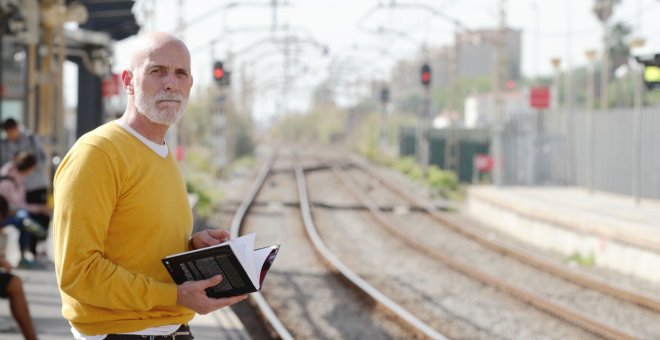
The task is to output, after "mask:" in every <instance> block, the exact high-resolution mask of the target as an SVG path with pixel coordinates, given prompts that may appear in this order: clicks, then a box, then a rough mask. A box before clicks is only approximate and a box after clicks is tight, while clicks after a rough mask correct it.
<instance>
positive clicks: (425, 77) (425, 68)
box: [422, 64, 431, 87]
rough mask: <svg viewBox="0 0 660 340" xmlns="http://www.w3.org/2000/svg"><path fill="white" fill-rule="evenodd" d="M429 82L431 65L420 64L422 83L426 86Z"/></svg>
mask: <svg viewBox="0 0 660 340" xmlns="http://www.w3.org/2000/svg"><path fill="white" fill-rule="evenodd" d="M430 84H431V66H429V64H424V65H422V85H424V86H426V87H428V86H429V85H430Z"/></svg>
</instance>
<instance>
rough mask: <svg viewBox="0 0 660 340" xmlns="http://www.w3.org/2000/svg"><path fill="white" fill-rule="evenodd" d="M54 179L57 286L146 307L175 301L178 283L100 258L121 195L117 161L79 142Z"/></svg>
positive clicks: (118, 305)
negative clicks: (155, 277) (134, 271)
mask: <svg viewBox="0 0 660 340" xmlns="http://www.w3.org/2000/svg"><path fill="white" fill-rule="evenodd" d="M74 148H75V150H72V152H70V154H69V155H68V156H67V157H66V158H65V160H64V161H63V162H62V164H60V167H59V168H58V170H57V173H56V176H55V182H54V188H55V190H54V194H55V209H54V216H53V235H54V255H55V256H54V257H55V266H56V271H57V276H58V284H59V287H60V290H61V291H62V292H63V293H64V294H66V295H68V296H70V297H71V298H73V299H75V300H76V301H78V302H79V303H82V304H87V305H91V306H95V307H102V308H108V309H114V310H135V311H146V310H150V309H152V308H154V307H156V306H175V305H176V297H177V288H176V285H175V284H174V283H171V282H161V281H157V280H155V279H153V278H150V277H147V276H145V275H142V274H139V273H133V272H130V271H128V270H126V269H125V268H122V267H121V266H119V265H117V264H116V263H113V262H112V261H110V260H108V259H107V258H106V257H104V252H105V249H104V247H105V244H106V242H105V241H106V237H107V234H108V226H109V224H110V220H111V217H112V213H113V211H114V209H115V206H116V202H117V199H118V197H120V195H121V191H120V188H121V181H122V178H121V176H120V173H121V170H122V169H121V166H120V165H119V164H118V162H117V161H116V159H113V156H112V155H109V154H107V153H106V152H104V151H103V150H101V149H100V148H98V147H96V146H93V145H87V144H79V145H77V146H75V147H74Z"/></svg>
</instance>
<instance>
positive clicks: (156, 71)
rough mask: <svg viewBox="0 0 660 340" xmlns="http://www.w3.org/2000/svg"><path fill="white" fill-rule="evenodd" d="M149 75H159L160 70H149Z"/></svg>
mask: <svg viewBox="0 0 660 340" xmlns="http://www.w3.org/2000/svg"><path fill="white" fill-rule="evenodd" d="M150 73H151V74H159V73H161V70H160V69H159V68H155V69H153V70H151V72H150Z"/></svg>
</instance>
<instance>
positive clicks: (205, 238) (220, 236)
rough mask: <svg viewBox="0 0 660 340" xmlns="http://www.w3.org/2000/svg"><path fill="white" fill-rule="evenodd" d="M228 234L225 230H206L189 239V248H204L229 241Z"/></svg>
mask: <svg viewBox="0 0 660 340" xmlns="http://www.w3.org/2000/svg"><path fill="white" fill-rule="evenodd" d="M229 237H230V235H229V232H228V231H226V230H218V229H206V230H202V231H200V232H197V233H195V234H194V235H193V236H192V237H191V238H190V247H191V250H192V249H199V248H206V247H209V246H214V245H216V244H220V243H222V242H226V241H229Z"/></svg>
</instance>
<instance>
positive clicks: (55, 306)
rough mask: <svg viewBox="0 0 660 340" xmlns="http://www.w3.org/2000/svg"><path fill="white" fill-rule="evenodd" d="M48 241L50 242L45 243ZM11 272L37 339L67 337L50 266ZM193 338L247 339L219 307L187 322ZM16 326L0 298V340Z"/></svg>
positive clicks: (12, 251)
mask: <svg viewBox="0 0 660 340" xmlns="http://www.w3.org/2000/svg"><path fill="white" fill-rule="evenodd" d="M8 236H9V240H8V243H7V258H8V260H9V261H10V262H12V263H16V262H17V257H18V253H17V251H18V249H17V248H18V247H14V246H13V244H17V241H16V240H15V239H14V237H17V235H11V232H10V235H8ZM49 244H50V243H49ZM13 272H14V274H16V275H17V276H19V277H20V278H21V279H22V280H23V288H24V290H25V294H26V297H27V300H28V304H29V307H30V313H31V314H32V319H33V321H34V325H35V328H36V330H37V333H38V336H39V338H40V339H47V340H64V339H67V340H71V339H72V338H73V336H72V335H71V326H70V325H69V323H68V322H67V321H66V320H64V319H63V318H62V314H61V308H62V304H61V300H60V295H59V291H58V288H57V282H56V278H55V271H54V270H53V269H39V270H20V269H14V270H13ZM190 325H191V328H192V330H193V334H194V335H195V338H196V339H200V340H203V339H231V340H244V339H250V336H249V335H248V333H247V331H246V329H245V327H244V325H243V324H242V323H241V321H240V320H239V318H238V317H237V316H236V314H235V313H234V312H233V311H232V309H230V308H223V309H221V310H218V311H216V312H213V313H209V314H207V315H197V316H196V317H195V319H193V321H192V322H191V323H190ZM20 339H23V336H22V335H21V334H20V330H19V329H18V326H17V325H16V324H15V323H14V320H13V318H12V317H11V313H10V311H9V302H8V301H7V300H6V299H0V340H20Z"/></svg>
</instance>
